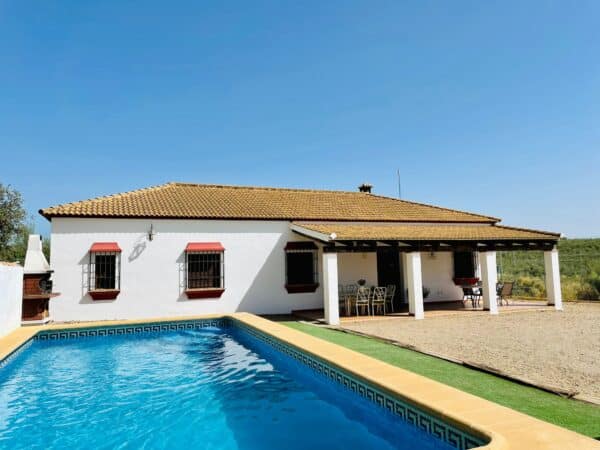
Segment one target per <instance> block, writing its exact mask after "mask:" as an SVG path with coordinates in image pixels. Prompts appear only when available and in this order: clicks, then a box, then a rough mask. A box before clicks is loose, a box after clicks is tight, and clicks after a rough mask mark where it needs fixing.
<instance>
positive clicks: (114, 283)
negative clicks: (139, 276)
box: [88, 242, 121, 300]
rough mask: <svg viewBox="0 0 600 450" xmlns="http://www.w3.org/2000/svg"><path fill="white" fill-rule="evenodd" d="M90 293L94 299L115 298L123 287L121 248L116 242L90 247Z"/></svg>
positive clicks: (96, 244) (101, 243)
mask: <svg viewBox="0 0 600 450" xmlns="http://www.w3.org/2000/svg"><path fill="white" fill-rule="evenodd" d="M88 284H89V293H90V296H91V297H92V298H93V299H94V300H113V299H115V298H117V296H118V295H119V292H120V288H121V249H120V248H119V245H118V244H117V243H116V242H96V243H94V245H92V247H91V248H90V270H89V283H88Z"/></svg>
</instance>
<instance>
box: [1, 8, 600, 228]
mask: <svg viewBox="0 0 600 450" xmlns="http://www.w3.org/2000/svg"><path fill="white" fill-rule="evenodd" d="M599 18H600V2H596V1H589V2H586V1H579V2H551V1H548V2H533V1H531V2H520V1H519V2H509V1H505V2H480V1H473V2H458V1H456V2H454V1H453V2H443V1H438V2H428V1H414V2H413V1H390V2H385V1H363V2H357V1H349V0H344V1H333V0H331V1H325V2H324V1H314V2H312V1H302V2H284V1H271V2H269V1H267V2H264V1H252V2H247V1H239V2H234V1H230V2H223V1H218V2H198V1H189V2H187V1H169V2H165V1H156V2H155V1H139V2H138V1H102V2H98V1H83V0H81V1H60V0H57V1H54V2H40V1H38V2H33V1H27V0H18V1H5V0H4V1H3V0H0V69H1V70H0V99H1V101H0V152H1V158H0V182H2V183H5V184H11V185H12V186H13V187H14V188H16V189H18V190H20V191H21V192H22V193H23V195H24V197H25V200H26V206H27V208H28V211H30V213H31V214H32V215H34V216H35V222H36V226H37V228H38V231H39V232H41V233H43V234H47V233H48V232H49V226H48V223H47V222H46V221H45V219H43V218H41V217H39V216H38V215H37V210H38V209H39V208H41V207H46V206H50V205H53V204H58V203H63V202H67V201H74V200H81V199H85V198H90V197H95V196H99V195H105V194H111V193H116V192H121V191H126V190H130V189H135V188H139V187H144V186H149V185H156V184H160V183H163V182H166V181H189V182H199V183H223V184H241V185H269V186H285V187H310V188H326V189H345V190H354V189H355V188H356V186H357V185H358V184H360V183H361V182H363V181H368V182H370V183H372V184H373V185H374V186H375V187H374V191H375V192H376V193H378V194H383V195H390V196H395V195H396V194H397V187H396V186H397V185H396V169H397V168H399V169H400V171H401V174H402V190H403V196H404V197H405V198H408V199H411V200H416V201H421V202H427V203H433V204H438V205H442V206H447V207H453V208H459V209H465V210H470V211H474V212H481V213H485V214H489V215H494V216H499V217H502V218H503V219H504V220H503V222H504V223H506V224H509V225H517V226H523V227H533V228H541V229H549V230H554V231H560V232H563V233H565V234H566V235H567V236H569V237H586V236H600V207H599V206H598V205H599V197H600V195H599V194H600V187H599V173H598V170H599V169H598V168H599V167H600V58H598V55H600V27H599V26H598V20H599Z"/></svg>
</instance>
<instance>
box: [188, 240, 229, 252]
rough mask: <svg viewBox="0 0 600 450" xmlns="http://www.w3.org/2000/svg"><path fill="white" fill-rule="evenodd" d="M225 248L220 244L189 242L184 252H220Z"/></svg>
mask: <svg viewBox="0 0 600 450" xmlns="http://www.w3.org/2000/svg"><path fill="white" fill-rule="evenodd" d="M224 250H225V247H223V245H221V243H220V242H190V243H189V244H188V245H187V246H186V247H185V251H186V252H222V251H224Z"/></svg>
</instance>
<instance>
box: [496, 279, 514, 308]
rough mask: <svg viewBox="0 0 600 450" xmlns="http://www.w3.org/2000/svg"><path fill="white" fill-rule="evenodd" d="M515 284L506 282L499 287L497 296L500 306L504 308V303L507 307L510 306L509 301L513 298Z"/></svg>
mask: <svg viewBox="0 0 600 450" xmlns="http://www.w3.org/2000/svg"><path fill="white" fill-rule="evenodd" d="M514 284H515V283H514V282H512V281H506V282H504V283H500V284H499V285H498V288H497V290H496V294H497V298H498V304H499V305H500V306H502V302H506V306H508V299H509V298H511V297H512V292H513V286H514Z"/></svg>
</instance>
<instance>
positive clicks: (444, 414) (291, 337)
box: [0, 313, 600, 450]
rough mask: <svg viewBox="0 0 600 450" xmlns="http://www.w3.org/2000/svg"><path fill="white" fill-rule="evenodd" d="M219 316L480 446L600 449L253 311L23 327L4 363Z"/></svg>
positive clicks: (5, 344) (3, 343)
mask: <svg viewBox="0 0 600 450" xmlns="http://www.w3.org/2000/svg"><path fill="white" fill-rule="evenodd" d="M219 317H229V318H231V319H233V320H235V321H239V322H241V323H243V324H245V325H247V326H250V327H252V328H254V329H257V330H259V331H261V332H263V333H266V334H269V335H272V336H273V337H275V338H277V339H279V340H280V341H282V342H284V343H286V344H288V345H290V346H292V347H295V348H297V349H300V350H302V351H304V352H306V353H308V354H311V355H313V356H315V357H317V358H321V359H324V360H327V361H328V362H329V363H330V364H331V365H333V366H336V367H338V368H340V369H342V370H344V371H346V372H349V373H351V374H353V375H354V376H356V377H358V378H361V379H363V380H365V381H367V382H369V383H371V384H373V385H374V386H376V387H378V388H380V389H382V390H384V391H386V392H389V393H390V394H392V395H394V396H396V397H398V398H401V399H404V400H406V401H408V402H410V403H412V404H415V405H417V406H419V407H420V408H421V409H423V410H425V411H428V412H430V413H432V414H433V415H436V416H438V417H440V418H441V419H442V420H444V421H446V422H448V423H451V424H454V425H456V426H459V427H460V428H462V429H464V430H465V431H468V432H471V433H474V434H478V435H483V436H486V437H488V438H490V439H491V441H490V443H489V444H488V445H486V446H485V447H481V448H486V449H523V450H525V449H527V450H532V449H556V450H558V449H561V450H562V449H600V442H597V441H595V440H593V439H591V438H588V437H586V436H583V435H580V434H577V433H575V432H573V431H569V430H566V429H564V428H561V427H558V426H556V425H552V424H549V423H547V422H544V421H541V420H538V419H535V418H533V417H530V416H527V415H525V414H522V413H519V412H517V411H514V410H512V409H509V408H506V407H503V406H500V405H497V404H495V403H492V402H490V401H487V400H484V399H482V398H479V397H476V396H474V395H471V394H467V393H465V392H462V391H459V390H458V389H455V388H452V387H450V386H447V385H444V384H442V383H439V382H436V381H433V380H430V379H428V378H425V377H423V376H421V375H417V374H415V373H412V372H409V371H406V370H403V369H400V368H398V367H394V366H391V365H389V364H387V363H384V362H382V361H378V360H375V359H373V358H370V357H368V356H366V355H362V354H360V353H357V352H354V351H352V350H349V349H346V348H343V347H340V346H338V345H335V344H332V343H329V342H326V341H323V340H321V339H318V338H315V337H312V336H309V335H307V334H305V333H302V332H300V331H297V330H293V329H291V328H288V327H285V326H283V325H281V324H278V323H275V322H271V321H269V320H267V319H264V318H261V317H258V316H254V315H252V314H248V313H235V314H214V315H209V316H207V315H204V316H193V317H189V316H188V317H178V318H157V319H147V320H136V321H131V320H127V321H102V322H80V323H68V324H49V325H43V326H30V327H21V328H19V329H17V330H15V331H14V332H12V333H10V334H9V335H7V336H5V337H3V338H0V360H2V359H4V358H5V357H7V356H9V355H10V354H12V353H13V352H14V351H15V350H17V349H18V348H19V347H20V346H22V345H23V344H25V343H26V342H27V341H28V340H30V339H31V338H33V337H34V336H35V335H36V334H37V333H38V332H41V331H46V330H68V329H78V328H91V327H104V326H115V325H133V324H148V323H161V322H177V321H191V320H200V319H210V318H219Z"/></svg>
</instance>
